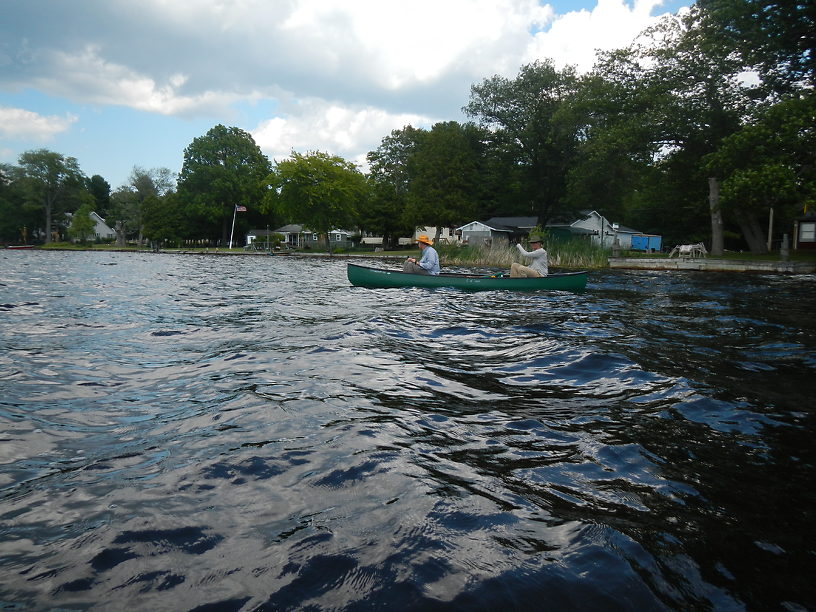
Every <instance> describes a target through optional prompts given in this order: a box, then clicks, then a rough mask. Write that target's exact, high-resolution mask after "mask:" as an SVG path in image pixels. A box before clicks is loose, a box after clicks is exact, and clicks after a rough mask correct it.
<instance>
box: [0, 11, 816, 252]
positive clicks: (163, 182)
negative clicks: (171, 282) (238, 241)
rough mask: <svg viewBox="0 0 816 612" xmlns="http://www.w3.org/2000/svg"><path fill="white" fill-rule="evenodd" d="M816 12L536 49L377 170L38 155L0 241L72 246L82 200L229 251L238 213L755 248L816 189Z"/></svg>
mask: <svg viewBox="0 0 816 612" xmlns="http://www.w3.org/2000/svg"><path fill="white" fill-rule="evenodd" d="M814 12H815V11H814V8H813V5H812V4H811V3H806V2H804V1H800V0H699V1H698V2H697V3H696V4H695V5H693V6H692V7H691V8H690V10H689V11H687V12H684V13H682V14H678V15H674V16H670V17H666V18H664V19H663V20H662V21H661V22H660V23H659V24H658V25H656V26H654V27H652V28H650V29H648V30H646V31H645V32H643V33H642V34H641V35H640V36H639V37H638V38H637V39H636V40H635V41H634V42H633V43H632V44H631V45H629V46H628V47H626V48H623V49H617V50H614V51H609V52H601V53H599V54H598V55H597V58H596V63H595V66H594V67H593V69H592V70H591V71H590V72H588V73H587V74H583V75H579V74H578V73H577V72H576V70H575V69H574V68H572V67H566V68H563V69H558V68H556V67H555V65H554V64H553V63H552V62H551V61H549V60H544V61H536V62H533V63H531V64H528V65H525V66H522V67H521V69H520V70H519V72H518V74H517V75H516V76H515V77H513V78H507V77H502V76H493V77H490V78H487V79H484V80H483V81H482V82H481V83H477V84H474V85H473V86H472V87H471V91H470V99H469V100H468V101H467V103H466V105H465V106H464V107H463V111H464V113H465V115H466V116H467V117H468V119H469V120H468V121H467V122H464V123H462V122H457V121H447V122H440V123H437V124H435V125H433V126H432V127H431V128H430V129H422V128H415V127H413V126H410V125H408V126H405V127H403V128H402V129H399V130H394V131H392V132H391V133H390V134H389V135H387V136H385V137H384V138H383V139H382V141H381V143H380V145H379V146H378V147H377V149H375V150H374V151H370V152H369V153H368V156H367V160H368V170H367V172H366V173H363V172H362V171H361V170H360V169H359V168H358V167H356V166H355V165H354V164H352V163H350V162H348V161H346V160H344V159H342V158H341V157H339V156H336V155H331V154H329V153H327V152H321V151H311V152H307V153H298V152H295V151H293V152H292V154H291V157H290V158H288V159H286V160H283V161H279V162H276V163H272V162H270V161H269V159H268V158H267V157H266V156H265V155H264V154H263V153H262V152H261V150H260V148H259V147H258V146H257V145H256V144H255V142H254V140H253V138H252V136H251V135H250V134H248V133H247V132H245V131H243V130H241V129H239V128H236V127H226V126H223V125H216V126H215V127H213V128H212V129H211V130H209V131H208V132H207V133H206V134H205V135H203V136H200V137H198V138H195V139H194V140H193V142H192V143H190V145H189V146H188V147H187V148H186V149H185V151H184V161H183V165H182V169H181V172H180V174H179V176H178V178H177V180H176V177H174V176H173V175H172V173H171V172H170V171H169V170H167V169H165V168H153V169H144V168H138V167H134V168H133V171H132V173H131V175H130V177H129V180H128V183H127V184H126V185H124V186H121V187H119V188H118V189H117V190H115V191H113V192H111V188H110V185H108V183H107V182H106V181H105V180H104V178H103V177H101V176H98V175H95V176H92V177H90V178H88V177H86V176H85V175H84V174H83V173H82V172H81V170H80V168H79V167H78V164H77V161H76V159H74V158H72V157H66V156H63V155H61V154H58V153H54V152H52V151H48V150H44V149H41V150H37V151H28V152H26V153H23V154H22V155H21V156H20V158H19V161H18V165H17V166H11V165H4V166H2V167H0V240H3V241H6V242H15V241H17V240H19V236H20V228H21V227H23V226H25V227H27V228H28V229H29V231H31V232H32V233H31V237H32V238H36V239H39V240H40V241H42V242H49V241H51V240H53V239H56V238H60V239H64V238H65V236H61V235H58V234H59V232H60V231H61V229H60V226H61V220H62V219H64V218H65V215H64V213H66V212H70V213H74V214H73V217H72V219H73V221H72V223H71V226H70V227H69V228H68V229H69V230H70V232H71V233H72V234H73V235H74V237H77V236H79V237H81V236H82V235H83V233H84V234H87V231H88V228H87V223H86V222H85V219H86V218H87V215H88V212H89V211H90V210H94V211H96V212H97V213H99V214H100V215H101V216H102V217H104V218H105V219H106V220H107V222H108V224H109V225H111V227H113V228H114V229H116V231H117V240H119V241H121V242H124V241H125V240H134V239H135V240H145V239H148V240H153V241H165V242H170V243H173V242H176V243H181V242H183V241H191V240H199V241H201V240H203V241H209V242H211V243H217V242H220V243H221V244H225V243H226V242H227V240H228V236H229V231H230V225H231V222H232V219H233V215H234V214H235V207H236V206H243V207H245V208H246V209H247V210H246V212H245V213H240V214H239V215H238V223H237V225H236V227H237V228H238V229H239V230H241V231H243V230H245V229H248V228H250V227H253V228H263V227H270V228H272V229H274V228H275V227H278V226H279V225H283V224H284V223H302V224H304V225H306V226H308V227H309V229H311V230H313V231H316V232H318V233H325V232H327V231H328V230H329V229H331V228H346V229H351V228H352V227H357V228H360V229H362V230H364V231H368V232H371V233H373V234H376V235H381V236H384V238H385V240H386V243H393V242H394V241H396V239H397V237H399V236H404V235H410V234H411V233H412V232H413V230H414V228H415V227H418V226H436V227H450V226H457V225H462V224H465V223H467V222H469V221H472V220H474V219H486V218H489V217H492V216H537V217H538V219H539V224H540V225H542V226H543V225H545V224H546V223H547V222H555V221H568V220H572V219H574V218H575V215H576V214H577V212H578V211H580V210H584V209H595V210H598V211H599V212H601V213H602V214H604V216H606V217H607V218H609V219H613V220H616V221H619V222H621V223H623V224H625V225H628V226H631V227H635V228H637V229H638V230H640V231H643V232H647V233H656V234H661V235H663V236H664V243H665V244H675V243H679V242H697V241H705V242H706V243H707V244H709V245H710V246H711V247H712V248H711V250H712V252H714V253H718V251H720V252H721V250H722V249H723V247H730V248H745V247H747V248H750V249H751V251H754V252H757V253H761V252H764V251H765V250H767V245H768V244H770V242H771V240H770V239H771V238H773V239H774V240H777V239H778V238H779V237H780V236H781V234H782V233H784V232H789V231H790V228H791V226H792V222H793V219H794V218H796V217H797V216H800V215H802V214H804V213H805V212H807V211H809V210H812V209H813V206H814V202H815V201H816V159H814V157H816V136H814V126H816V97H815V96H814V93H813V85H814V72H815V71H814V62H816V58H815V57H814V53H813V41H814V40H816V39H814V37H813V36H812V32H813V31H814V30H815V28H814V26H816V24H814V20H815V19H814ZM771 209H773V213H772V214H773V218H774V219H775V227H776V228H777V231H776V232H775V236H768V235H767V234H766V227H767V224H766V221H767V219H768V218H769V216H770V214H771ZM83 224H84V226H83ZM71 228H73V229H71ZM55 229H56V232H57V233H55Z"/></svg>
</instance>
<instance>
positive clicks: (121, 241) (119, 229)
mask: <svg viewBox="0 0 816 612" xmlns="http://www.w3.org/2000/svg"><path fill="white" fill-rule="evenodd" d="M114 229H115V230H116V246H120V247H123V246H125V244H126V242H125V224H124V223H123V222H122V221H117V222H116V227H115V228H114Z"/></svg>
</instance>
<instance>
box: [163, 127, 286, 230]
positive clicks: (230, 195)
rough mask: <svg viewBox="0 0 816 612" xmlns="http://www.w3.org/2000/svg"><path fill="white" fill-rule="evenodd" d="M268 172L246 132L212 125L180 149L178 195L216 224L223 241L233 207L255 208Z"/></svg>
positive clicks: (259, 200) (262, 155)
mask: <svg viewBox="0 0 816 612" xmlns="http://www.w3.org/2000/svg"><path fill="white" fill-rule="evenodd" d="M269 172H270V164H269V160H268V159H267V157H266V156H265V155H264V154H263V153H262V152H261V149H260V148H259V147H258V145H256V144H255V140H254V139H253V138H252V136H251V135H250V134H249V133H247V132H245V131H244V130H241V129H239V128H237V127H229V128H228V127H225V126H223V125H216V126H215V127H213V128H212V129H210V130H209V131H208V132H207V134H206V135H204V136H200V137H198V138H195V139H193V142H192V143H190V145H189V146H188V147H187V148H186V149H185V150H184V164H183V166H182V169H181V174H180V176H179V184H178V190H179V195H180V197H181V199H182V201H183V202H185V203H187V204H188V205H189V206H191V208H192V209H193V212H194V214H196V215H198V216H199V217H201V219H202V220H203V221H205V222H208V223H211V224H213V227H214V228H215V227H219V226H220V235H221V240H223V241H224V242H226V241H227V240H228V237H229V230H230V223H231V221H232V213H233V210H234V207H235V206H236V205H243V206H246V207H248V208H251V207H257V206H258V205H259V204H260V202H261V201H262V199H263V196H264V189H265V181H266V178H267V176H268V175H269Z"/></svg>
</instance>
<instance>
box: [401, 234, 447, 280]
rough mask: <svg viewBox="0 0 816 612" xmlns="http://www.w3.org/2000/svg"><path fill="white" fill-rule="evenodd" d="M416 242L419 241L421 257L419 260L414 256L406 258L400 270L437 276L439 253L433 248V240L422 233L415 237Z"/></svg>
mask: <svg viewBox="0 0 816 612" xmlns="http://www.w3.org/2000/svg"><path fill="white" fill-rule="evenodd" d="M417 242H418V243H419V249H420V250H421V251H422V257H421V258H420V259H419V261H417V258H416V257H409V258H408V259H406V260H405V263H404V264H403V266H402V271H403V272H410V273H412V274H431V275H433V276H437V275H438V274H439V255H438V254H437V252H436V249H435V248H433V240H431V239H430V238H428V236H426V235H425V234H422V235H421V236H419V237H417Z"/></svg>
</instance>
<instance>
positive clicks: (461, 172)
mask: <svg viewBox="0 0 816 612" xmlns="http://www.w3.org/2000/svg"><path fill="white" fill-rule="evenodd" d="M484 139H485V132H484V131H483V130H481V129H479V128H477V127H476V126H475V125H473V124H466V125H461V124H459V123H457V122H455V121H449V122H445V123H437V124H436V125H434V126H433V127H432V128H431V130H430V131H428V132H424V131H423V132H421V133H420V135H419V138H418V139H417V143H416V146H415V147H414V149H413V151H412V152H411V154H410V155H409V156H408V159H407V170H408V176H409V177H410V184H409V187H408V193H407V198H406V206H405V210H404V218H405V219H406V220H407V222H408V224H409V225H411V226H434V227H436V228H437V239H438V237H439V231H440V230H441V228H443V227H450V226H452V225H461V224H464V223H467V222H468V221H470V220H472V218H473V217H474V215H476V214H478V211H479V209H480V206H479V204H480V203H481V185H482V181H481V179H482V174H483V172H482V168H483V166H484V163H483V159H484V152H483V148H484V147H483V142H484Z"/></svg>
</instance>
